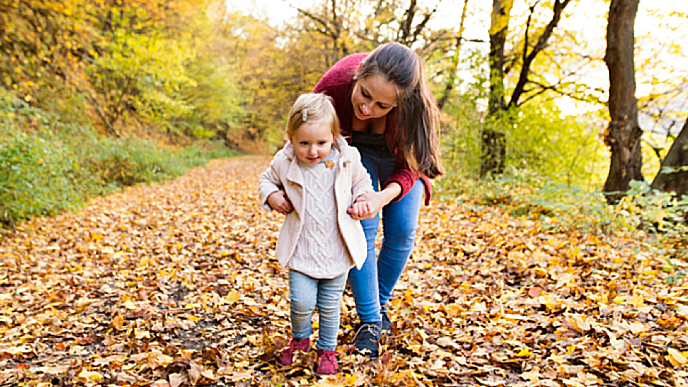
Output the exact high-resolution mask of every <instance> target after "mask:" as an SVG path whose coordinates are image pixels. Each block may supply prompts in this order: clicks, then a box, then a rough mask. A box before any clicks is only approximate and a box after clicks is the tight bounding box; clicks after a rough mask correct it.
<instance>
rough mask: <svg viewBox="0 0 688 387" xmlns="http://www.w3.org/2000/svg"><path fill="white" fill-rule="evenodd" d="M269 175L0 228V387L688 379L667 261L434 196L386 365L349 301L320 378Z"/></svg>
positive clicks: (129, 193) (149, 191)
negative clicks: (307, 346) (280, 358)
mask: <svg viewBox="0 0 688 387" xmlns="http://www.w3.org/2000/svg"><path fill="white" fill-rule="evenodd" d="M268 162H269V160H268V159H267V158H260V157H243V158H237V159H229V160H220V161H214V162H212V163H211V164H210V165H209V166H207V167H204V168H199V169H196V170H194V171H192V172H191V173H190V174H189V175H187V176H185V177H182V178H179V179H177V180H175V181H173V182H170V183H167V184H164V185H151V186H140V187H135V188H132V189H128V190H126V191H124V192H121V193H117V194H114V195H111V196H108V197H106V198H100V199H97V200H95V201H93V202H92V203H91V205H90V206H88V207H87V208H86V209H84V210H82V211H81V212H79V213H76V214H64V215H61V216H58V217H52V218H44V219H38V220H35V221H32V222H28V223H24V224H21V225H20V227H19V228H18V229H16V230H14V231H11V232H9V231H6V232H3V234H2V240H1V241H0V333H1V335H0V385H2V386H9V385H31V386H32V385H38V386H93V385H132V386H147V385H150V386H156V387H168V386H170V387H179V386H196V385H217V386H223V385H226V386H284V385H289V386H296V385H331V386H336V385H345V386H385V385H386V386H407V385H408V386H473V385H477V386H562V387H564V386H594V385H606V386H686V385H688V359H687V358H688V334H687V333H686V327H687V325H688V324H686V320H687V319H688V283H686V282H685V281H684V280H683V279H679V280H678V281H676V282H674V283H672V284H671V285H667V284H666V282H667V281H665V279H666V278H665V277H666V276H667V275H670V273H667V272H665V271H664V270H662V268H663V266H664V265H665V262H663V261H662V260H661V259H660V258H658V257H655V256H653V255H652V254H650V253H648V252H647V251H646V250H644V249H643V247H642V245H641V244H639V243H638V242H636V241H633V240H619V239H608V238H603V237H601V236H592V235H584V234H579V233H576V232H562V231H554V229H553V228H551V227H549V226H548V225H546V224H541V223H540V222H539V221H534V220H528V219H527V218H512V217H510V216H509V215H508V214H506V213H504V211H502V210H500V209H498V208H494V207H489V206H483V205H480V204H479V203H471V202H463V203H461V204H459V203H458V202H457V201H439V200H434V201H433V203H432V205H431V206H429V207H424V208H423V210H422V224H421V228H420V230H419V235H418V239H417V247H416V250H415V251H414V255H413V257H412V259H411V261H410V262H409V265H408V268H407V270H406V272H405V274H404V276H403V277H402V279H401V280H400V283H399V284H398V287H397V290H396V294H395V296H394V298H393V299H392V300H391V301H390V303H391V304H390V309H391V314H392V318H393V320H395V327H394V332H393V335H392V336H391V337H389V338H386V339H385V340H384V341H383V342H382V352H383V356H382V357H381V359H380V360H377V361H370V360H368V359H366V358H364V357H361V356H359V355H350V354H348V353H347V349H348V344H349V342H350V340H351V338H352V336H353V334H354V332H353V328H352V327H353V326H354V325H355V321H356V316H355V308H354V305H353V300H352V298H351V297H350V295H349V294H345V298H344V300H343V302H342V308H343V314H342V316H343V320H342V328H341V330H340V347H339V352H340V353H341V356H340V365H341V372H340V374H339V375H336V376H330V377H319V376H316V375H314V374H313V363H314V360H315V352H314V351H313V350H311V352H309V353H308V354H306V355H304V356H302V357H301V358H300V359H299V360H298V361H297V362H296V363H295V365H294V366H291V367H281V366H279V365H278V364H277V363H276V361H275V358H274V351H275V350H276V349H278V348H280V347H281V346H283V345H284V344H285V342H286V337H287V335H288V332H289V321H288V286H287V280H286V276H285V272H284V271H283V270H280V268H279V267H278V264H277V261H276V260H275V259H274V256H273V249H274V246H275V242H276V239H277V233H278V231H279V228H280V225H281V223H282V219H283V218H282V216H281V215H279V214H276V213H270V212H266V211H264V210H263V209H262V208H260V207H259V205H258V201H257V179H258V176H259V174H260V173H261V172H262V171H263V170H264V169H265V168H266V167H267V165H268ZM673 262H674V263H675V264H676V265H680V266H682V267H683V268H685V266H686V262H685V257H680V256H677V257H675V258H674V260H673ZM316 332H317V330H316Z"/></svg>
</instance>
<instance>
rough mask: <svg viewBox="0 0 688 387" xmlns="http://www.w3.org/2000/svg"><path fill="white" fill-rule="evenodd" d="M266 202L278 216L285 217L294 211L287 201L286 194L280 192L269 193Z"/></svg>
mask: <svg viewBox="0 0 688 387" xmlns="http://www.w3.org/2000/svg"><path fill="white" fill-rule="evenodd" d="M267 202H268V204H269V205H270V207H272V209H273V210H275V211H277V212H279V213H280V214H283V215H286V214H288V213H290V212H292V211H294V206H293V205H292V204H291V202H290V201H289V198H288V197H287V195H286V193H284V191H282V190H280V191H275V192H273V193H271V194H270V196H268V200H267Z"/></svg>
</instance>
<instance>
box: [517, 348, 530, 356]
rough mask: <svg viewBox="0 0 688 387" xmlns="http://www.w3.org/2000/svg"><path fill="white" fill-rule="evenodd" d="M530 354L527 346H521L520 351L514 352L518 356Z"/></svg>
mask: <svg viewBox="0 0 688 387" xmlns="http://www.w3.org/2000/svg"><path fill="white" fill-rule="evenodd" d="M530 355H531V352H530V350H529V349H528V348H523V349H522V350H520V351H519V352H518V353H517V354H516V356H518V357H528V356H530Z"/></svg>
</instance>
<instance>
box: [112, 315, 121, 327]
mask: <svg viewBox="0 0 688 387" xmlns="http://www.w3.org/2000/svg"><path fill="white" fill-rule="evenodd" d="M111 324H112V326H113V327H115V329H117V330H118V331H121V330H122V329H124V319H123V318H122V316H120V315H117V316H115V318H113V319H112V323H111Z"/></svg>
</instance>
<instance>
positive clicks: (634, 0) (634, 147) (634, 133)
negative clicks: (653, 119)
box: [604, 0, 643, 203]
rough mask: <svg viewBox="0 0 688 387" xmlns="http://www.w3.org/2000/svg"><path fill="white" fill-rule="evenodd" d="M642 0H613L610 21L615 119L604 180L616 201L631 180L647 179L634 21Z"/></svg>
mask: <svg viewBox="0 0 688 387" xmlns="http://www.w3.org/2000/svg"><path fill="white" fill-rule="evenodd" d="M638 1H639V0H612V2H611V6H610V7H609V23H608V25H607V51H606V53H605V55H604V62H605V63H606V65H607V68H608V69H609V115H610V116H611V121H610V122H609V126H608V128H607V131H606V133H605V136H604V142H605V144H607V145H608V146H609V147H610V150H611V163H610V166H609V175H608V177H607V181H606V182H605V183H604V192H605V193H606V194H607V201H608V202H609V203H615V202H617V201H618V200H619V199H621V198H622V197H623V196H624V195H625V192H626V191H628V189H629V187H630V186H629V183H630V181H631V180H640V181H642V180H643V176H642V174H641V171H640V168H641V166H642V154H641V152H640V137H641V136H642V134H643V131H642V129H640V126H639V125H638V102H637V100H636V98H635V66H634V62H633V54H634V44H635V37H634V31H633V28H634V24H635V15H636V13H637V12H638Z"/></svg>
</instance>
